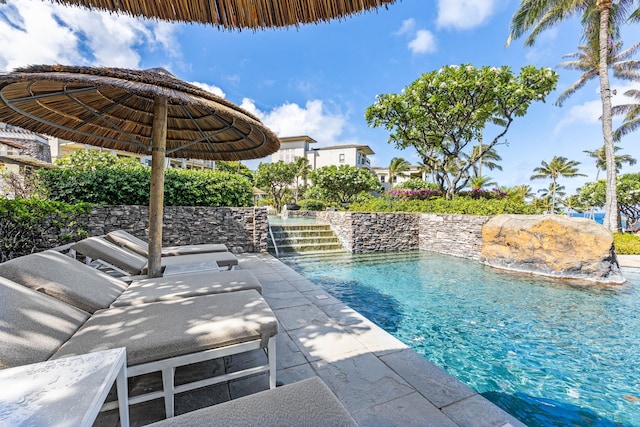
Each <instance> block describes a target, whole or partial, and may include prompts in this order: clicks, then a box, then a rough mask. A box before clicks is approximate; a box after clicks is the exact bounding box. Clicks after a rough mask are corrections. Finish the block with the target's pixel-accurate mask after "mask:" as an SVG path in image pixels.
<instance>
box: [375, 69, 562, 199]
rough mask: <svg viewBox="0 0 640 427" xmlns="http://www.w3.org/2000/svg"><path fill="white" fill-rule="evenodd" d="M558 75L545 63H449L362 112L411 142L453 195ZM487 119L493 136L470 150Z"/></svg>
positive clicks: (403, 144)
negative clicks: (516, 67) (515, 68)
mask: <svg viewBox="0 0 640 427" xmlns="http://www.w3.org/2000/svg"><path fill="white" fill-rule="evenodd" d="M557 80H558V76H557V74H556V73H555V72H554V71H552V70H551V69H548V68H540V69H538V68H535V67H533V66H526V67H523V68H522V69H521V71H520V74H519V75H515V74H514V73H513V72H512V70H511V68H509V67H506V66H505V67H500V68H497V67H486V66H485V67H481V68H476V67H473V66H471V65H462V66H456V65H451V66H446V67H443V68H441V69H439V70H436V71H432V72H430V73H425V74H423V75H422V76H421V77H420V78H418V79H417V80H416V81H414V82H413V83H411V84H410V85H409V86H407V87H406V88H405V89H404V90H403V91H402V92H401V93H391V94H386V95H380V96H378V98H377V101H376V102H375V103H374V104H373V105H371V106H370V107H369V108H367V111H366V114H365V117H366V120H367V122H368V123H369V125H370V126H373V127H385V128H386V129H387V130H389V131H390V136H389V140H388V142H389V143H393V144H394V145H395V146H396V147H397V148H400V149H404V148H407V147H413V148H415V149H416V151H417V152H418V154H419V155H420V157H421V158H422V163H423V164H424V165H425V166H427V167H428V168H429V169H430V170H432V171H433V172H432V173H433V176H434V178H435V180H436V183H437V184H438V186H439V187H440V189H441V190H442V191H443V193H445V194H446V195H447V197H448V198H451V197H453V195H455V194H456V193H457V192H459V191H460V190H462V189H463V188H464V187H465V186H466V185H467V184H468V181H469V178H470V177H471V173H470V170H471V169H472V168H473V166H474V165H475V164H476V163H477V162H478V161H481V159H482V158H483V157H484V156H485V154H487V153H489V152H490V151H491V150H492V149H493V148H494V147H495V146H496V145H497V144H499V143H503V142H504V137H505V135H506V133H507V131H508V130H509V127H510V126H511V124H512V122H513V121H514V120H515V118H516V117H520V116H524V115H525V114H526V112H527V110H528V108H529V106H530V105H531V103H532V102H534V101H544V100H545V97H546V96H547V95H548V94H549V92H551V91H552V90H553V89H554V88H555V86H556V83H557ZM489 124H491V125H492V127H491V129H496V133H495V135H494V137H493V138H492V139H490V140H489V142H488V143H487V142H486V140H487V138H486V137H485V138H484V139H485V143H484V144H483V145H482V148H481V149H480V150H478V152H477V153H476V155H475V156H470V153H469V152H470V151H471V147H468V146H469V144H471V143H472V142H473V141H480V140H481V138H483V131H485V128H486V127H487V125H489ZM465 153H466V156H465Z"/></svg>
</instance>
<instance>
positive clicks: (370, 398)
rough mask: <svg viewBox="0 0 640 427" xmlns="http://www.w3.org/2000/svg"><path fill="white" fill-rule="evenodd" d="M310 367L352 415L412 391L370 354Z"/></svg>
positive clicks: (319, 363) (320, 363)
mask: <svg viewBox="0 0 640 427" xmlns="http://www.w3.org/2000/svg"><path fill="white" fill-rule="evenodd" d="M311 365H312V366H313V368H314V370H315V371H316V372H317V373H318V376H319V377H320V378H321V379H322V380H323V381H324V382H325V384H327V386H328V387H329V388H330V389H331V390H332V391H333V393H334V394H335V395H336V397H337V398H338V399H339V400H340V402H342V404H343V405H344V406H345V408H347V410H348V411H349V412H350V413H352V414H353V413H356V412H358V411H360V410H365V409H367V408H370V407H373V406H374V405H377V404H380V403H384V402H388V401H390V400H393V399H396V398H398V397H400V396H406V395H408V394H410V393H413V392H414V389H413V388H412V387H411V386H410V385H409V384H407V383H406V382H405V381H404V380H403V379H402V378H400V376H398V375H397V374H396V373H395V372H393V371H392V370H391V369H389V368H388V367H387V366H386V365H385V364H384V363H382V362H381V361H380V360H379V359H378V358H377V357H375V356H374V355H373V354H371V353H365V354H361V355H357V356H353V357H348V358H345V359H342V360H336V361H333V362H331V363H327V362H325V361H317V362H313V363H312V364H311Z"/></svg>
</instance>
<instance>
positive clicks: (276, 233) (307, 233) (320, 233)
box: [272, 230, 335, 239]
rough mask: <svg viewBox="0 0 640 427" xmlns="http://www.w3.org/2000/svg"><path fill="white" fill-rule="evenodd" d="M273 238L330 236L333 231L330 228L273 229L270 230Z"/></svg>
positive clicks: (333, 234)
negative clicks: (303, 229) (304, 229)
mask: <svg viewBox="0 0 640 427" xmlns="http://www.w3.org/2000/svg"><path fill="white" fill-rule="evenodd" d="M272 233H273V237H274V238H275V239H278V238H281V237H332V236H335V233H334V232H333V231H331V230H306V231H289V230H286V231H283V230H280V231H275V230H272Z"/></svg>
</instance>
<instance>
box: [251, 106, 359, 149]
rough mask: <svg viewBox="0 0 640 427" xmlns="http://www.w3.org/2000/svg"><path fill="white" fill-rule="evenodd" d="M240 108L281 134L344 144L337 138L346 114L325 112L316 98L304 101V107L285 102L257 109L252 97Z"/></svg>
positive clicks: (344, 122)
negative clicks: (264, 109)
mask: <svg viewBox="0 0 640 427" xmlns="http://www.w3.org/2000/svg"><path fill="white" fill-rule="evenodd" d="M240 107H242V108H244V109H245V110H247V111H248V112H250V113H252V114H254V115H255V116H257V117H258V118H260V120H262V122H263V123H264V124H265V125H266V126H267V127H268V128H269V129H271V130H272V131H273V132H275V133H276V135H278V136H280V137H286V136H299V135H309V136H311V137H312V138H313V139H315V140H316V141H318V142H319V143H320V144H321V145H333V144H336V143H344V142H345V141H343V140H340V141H338V140H339V137H340V136H341V135H342V132H343V130H344V128H345V126H346V124H347V117H345V116H344V115H342V114H339V113H331V112H328V111H326V109H325V108H324V104H323V102H322V101H321V100H319V99H314V100H311V101H307V103H306V104H305V106H304V107H301V106H299V105H298V104H294V103H286V104H283V105H281V106H279V107H275V108H274V109H273V110H271V111H269V112H263V111H260V110H259V109H258V108H257V107H256V105H255V103H254V101H253V100H251V99H248V98H244V99H243V100H242V104H240Z"/></svg>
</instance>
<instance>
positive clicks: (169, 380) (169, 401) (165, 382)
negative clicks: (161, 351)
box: [162, 367, 176, 418]
mask: <svg viewBox="0 0 640 427" xmlns="http://www.w3.org/2000/svg"><path fill="white" fill-rule="evenodd" d="M175 373H176V368H175V367H168V368H164V369H163V370H162V390H163V391H164V412H165V416H166V417H167V418H171V417H173V416H174V415H175V402H174V398H175V393H174V379H175Z"/></svg>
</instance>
